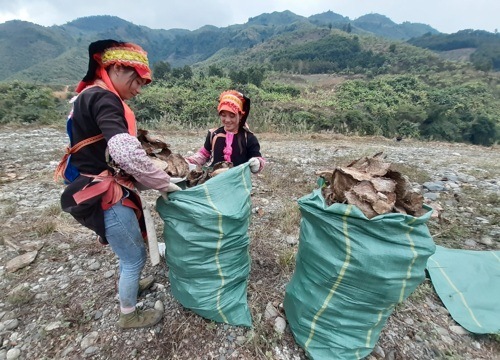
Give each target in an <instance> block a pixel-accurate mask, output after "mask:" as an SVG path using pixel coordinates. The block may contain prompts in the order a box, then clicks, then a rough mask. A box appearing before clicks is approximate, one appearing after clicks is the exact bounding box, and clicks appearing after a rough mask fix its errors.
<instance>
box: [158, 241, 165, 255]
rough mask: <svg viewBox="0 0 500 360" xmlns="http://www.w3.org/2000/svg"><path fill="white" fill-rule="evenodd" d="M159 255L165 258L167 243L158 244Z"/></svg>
mask: <svg viewBox="0 0 500 360" xmlns="http://www.w3.org/2000/svg"><path fill="white" fill-rule="evenodd" d="M158 253H159V254H160V256H161V257H165V243H158Z"/></svg>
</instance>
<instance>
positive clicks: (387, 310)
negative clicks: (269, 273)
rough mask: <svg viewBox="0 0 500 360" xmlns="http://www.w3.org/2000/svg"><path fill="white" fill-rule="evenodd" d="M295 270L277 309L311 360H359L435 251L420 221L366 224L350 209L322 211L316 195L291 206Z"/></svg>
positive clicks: (381, 219)
mask: <svg viewBox="0 0 500 360" xmlns="http://www.w3.org/2000/svg"><path fill="white" fill-rule="evenodd" d="M299 207H300V211H301V214H302V220H301V225H300V239H299V249H298V253H297V260H296V267H295V271H294V274H293V276H292V279H291V281H290V283H289V284H288V285H287V287H286V291H285V299H284V310H285V312H286V317H287V320H288V323H289V324H290V328H291V330H292V333H293V335H294V337H295V340H296V341H297V343H298V344H299V345H300V346H301V347H302V348H303V349H304V350H305V351H306V353H307V355H308V356H309V358H311V359H332V360H333V359H362V358H364V357H366V356H368V355H369V354H370V353H371V351H372V349H373V348H374V346H375V344H376V343H377V340H378V338H379V336H380V331H381V330H382V328H383V327H384V325H385V323H386V320H387V318H388V317H389V315H390V314H391V313H392V311H393V309H394V307H395V306H396V305H397V304H398V303H401V302H402V301H403V300H405V299H406V298H407V297H408V296H409V295H410V294H411V293H412V292H413V291H414V290H415V288H416V287H417V286H418V285H419V284H420V283H421V282H422V281H423V280H424V278H425V273H424V271H425V266H426V263H427V259H428V258H429V256H431V255H432V254H433V253H434V251H435V245H434V242H433V240H432V237H431V235H430V233H429V231H428V228H427V225H426V222H427V221H428V219H429V218H430V215H431V211H430V208H427V207H426V210H428V212H426V213H425V214H424V215H423V216H421V217H418V218H417V217H413V216H409V215H403V214H399V213H390V214H384V215H379V216H376V217H374V218H372V219H368V218H367V217H366V216H365V215H364V214H363V213H362V212H361V210H359V209H358V208H357V207H355V206H353V205H348V204H340V203H335V204H332V205H331V206H327V205H326V204H325V201H324V198H323V196H322V194H321V189H317V190H314V191H313V192H312V193H311V194H309V195H306V196H304V197H302V198H301V199H299Z"/></svg>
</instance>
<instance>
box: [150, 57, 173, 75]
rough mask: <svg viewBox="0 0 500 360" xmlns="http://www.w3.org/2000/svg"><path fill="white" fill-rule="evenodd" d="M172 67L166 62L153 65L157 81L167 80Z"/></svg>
mask: <svg viewBox="0 0 500 360" xmlns="http://www.w3.org/2000/svg"><path fill="white" fill-rule="evenodd" d="M171 70H172V67H171V66H170V64H169V63H168V62H166V61H157V62H156V63H155V64H154V65H153V77H154V78H155V79H167V78H168V75H169V74H170V71H171Z"/></svg>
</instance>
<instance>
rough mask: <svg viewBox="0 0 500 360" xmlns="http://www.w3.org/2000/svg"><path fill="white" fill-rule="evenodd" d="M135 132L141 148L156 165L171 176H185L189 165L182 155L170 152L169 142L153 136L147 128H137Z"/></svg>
mask: <svg viewBox="0 0 500 360" xmlns="http://www.w3.org/2000/svg"><path fill="white" fill-rule="evenodd" d="M137 134H138V135H137V139H138V140H139V142H140V143H141V146H142V148H143V149H144V150H145V151H146V154H148V156H149V157H150V159H151V161H152V162H153V163H154V164H155V166H156V167H158V168H159V169H161V170H163V171H165V172H166V173H167V174H168V175H170V176H171V177H179V178H184V177H186V176H187V174H188V172H189V165H188V164H187V162H186V160H185V159H184V158H183V157H182V155H180V154H174V153H172V151H171V150H170V145H169V144H167V143H165V142H163V141H162V140H160V139H157V138H154V137H153V136H151V135H150V134H149V132H148V131H147V130H141V129H139V130H138V131H137Z"/></svg>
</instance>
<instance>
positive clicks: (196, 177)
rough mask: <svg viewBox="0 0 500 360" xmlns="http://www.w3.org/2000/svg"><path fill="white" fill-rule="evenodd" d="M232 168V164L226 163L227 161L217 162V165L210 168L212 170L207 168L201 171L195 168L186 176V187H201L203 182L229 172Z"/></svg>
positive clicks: (198, 167) (199, 168)
mask: <svg viewBox="0 0 500 360" xmlns="http://www.w3.org/2000/svg"><path fill="white" fill-rule="evenodd" d="M232 167H233V163H232V162H228V161H221V162H218V163H216V164H214V166H212V168H207V169H205V170H204V169H202V168H201V167H200V166H197V167H196V169H194V170H191V171H190V172H189V173H188V175H187V177H186V186H187V187H193V186H196V185H201V184H203V183H204V182H205V181H207V180H209V179H211V178H213V177H215V176H217V175H219V174H221V173H223V172H225V171H227V170H229V169H230V168H232Z"/></svg>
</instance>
